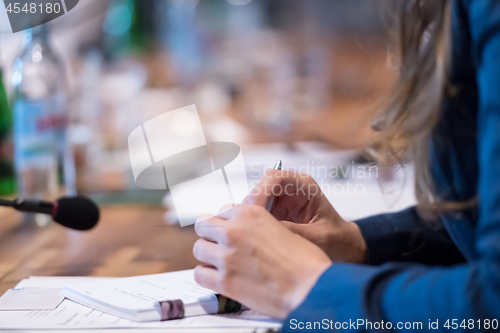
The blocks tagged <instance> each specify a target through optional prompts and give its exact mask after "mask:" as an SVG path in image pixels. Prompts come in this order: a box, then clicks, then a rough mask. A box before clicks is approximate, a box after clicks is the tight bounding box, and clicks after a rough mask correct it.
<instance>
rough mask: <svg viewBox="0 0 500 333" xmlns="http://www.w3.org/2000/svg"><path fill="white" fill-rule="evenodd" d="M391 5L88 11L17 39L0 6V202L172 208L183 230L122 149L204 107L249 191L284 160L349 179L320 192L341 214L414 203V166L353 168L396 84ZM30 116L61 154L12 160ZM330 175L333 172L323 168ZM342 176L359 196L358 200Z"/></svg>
mask: <svg viewBox="0 0 500 333" xmlns="http://www.w3.org/2000/svg"><path fill="white" fill-rule="evenodd" d="M385 5H387V1H383V0H376V1H375V0H350V1H345V0H307V1H306V0H141V1H139V0H81V1H80V3H79V4H78V5H77V7H75V9H73V10H72V11H70V12H68V13H67V14H66V15H64V16H62V17H60V18H58V19H56V20H54V21H52V22H50V23H48V24H45V25H44V26H43V28H34V29H33V30H32V31H28V32H19V33H16V34H13V33H12V32H11V30H10V26H9V21H8V19H7V15H6V13H5V11H4V8H3V7H2V6H0V7H2V8H0V68H1V70H2V82H3V86H1V90H2V91H0V117H1V119H0V123H1V124H0V125H1V128H0V131H1V133H0V139H1V144H0V145H1V149H0V178H1V179H0V192H1V193H0V195H1V196H5V197H10V198H12V197H15V196H16V195H17V194H19V193H20V194H21V195H25V196H28V197H29V196H42V197H46V196H51V195H54V196H57V195H60V194H63V193H64V192H66V193H69V194H72V193H76V192H78V193H82V194H86V195H89V196H91V197H92V198H94V199H95V200H96V201H97V202H98V203H99V204H100V205H101V206H106V205H133V204H142V205H151V206H162V207H163V206H165V207H166V209H165V211H166V212H167V213H166V214H165V216H164V220H165V222H167V223H175V210H173V209H172V207H171V203H170V201H169V198H168V195H166V193H163V192H162V191H152V190H142V189H140V188H139V187H137V185H136V184H135V182H134V179H133V175H132V172H131V167H130V160H129V156H128V150H127V138H128V135H129V133H130V132H131V131H132V130H133V129H134V128H136V127H137V126H139V125H140V124H142V123H143V122H144V121H146V120H149V119H151V118H153V117H155V116H157V115H160V114H162V113H165V112H167V111H171V110H174V109H176V108H180V107H183V106H186V105H190V104H196V106H197V109H198V112H199V114H200V117H201V119H202V122H203V128H204V131H205V135H206V138H207V140H208V141H229V142H234V143H237V144H239V145H240V146H241V147H242V151H243V157H244V159H245V163H246V167H247V173H248V178H249V181H250V182H252V181H255V180H256V179H258V177H259V176H260V172H261V171H262V170H264V169H266V168H270V167H272V166H273V165H274V163H275V162H276V160H278V159H282V160H283V163H284V169H287V168H288V169H289V168H291V167H293V168H292V170H296V168H300V167H303V168H302V169H299V171H301V172H307V173H309V174H312V175H313V176H314V177H315V178H317V180H318V182H319V181H320V180H321V181H325V182H326V183H328V184H330V185H335V184H340V185H341V187H342V189H343V190H342V192H340V188H341V187H337V191H329V192H328V193H327V196H328V197H329V199H330V200H331V201H332V202H333V203H334V205H335V207H336V208H337V209H338V210H339V212H340V213H341V215H343V216H344V217H345V218H348V219H351V218H358V217H362V216H366V215H370V214H373V213H377V212H381V211H387V210H398V209H400V208H401V207H403V206H407V205H409V204H411V203H412V202H413V201H414V199H413V193H412V184H411V170H409V171H408V170H407V172H404V173H400V172H394V170H392V169H391V170H383V169H377V171H376V174H371V175H370V176H368V175H366V174H365V175H361V176H360V174H358V173H357V172H356V173H355V172H354V168H355V167H365V166H366V167H367V166H369V165H370V164H369V163H370V162H371V161H367V160H366V159H365V158H364V157H363V156H362V155H361V154H360V152H361V151H362V146H363V144H364V143H365V142H366V140H367V139H368V138H369V135H370V123H371V120H372V118H373V116H374V113H375V112H376V111H377V105H378V103H379V102H380V100H381V98H382V97H383V96H384V95H385V94H386V93H387V92H388V90H389V88H390V86H391V84H392V83H393V82H394V80H395V77H396V72H395V71H394V70H393V69H391V66H390V58H391V57H390V55H389V53H388V50H389V48H390V47H389V45H390V43H389V42H390V41H389V37H388V31H387V27H386V24H385V15H386V12H385V9H386V8H385V7H384V6H385ZM40 54H41V55H40ZM42 58H43V59H42ZM40 59H42V60H40ZM45 61H47V62H46V63H45ZM41 62H44V63H45V65H44V67H43V68H44V69H43V70H41V71H42V72H43V73H42V72H38V74H36V73H37V72H36V71H37V70H40V69H36V65H37V63H41ZM48 64H50V66H49V65H48ZM42 86H43V87H45V86H46V88H44V89H42V88H40V87H42ZM41 100H43V101H44V102H43V103H45V104H43V103H42V104H43V105H50V107H43V106H40V101H41ZM44 108H45V109H44ZM46 109H47V110H46ZM48 109H51V110H56V111H48ZM33 110H36V111H33ZM50 112H52V113H51V114H50V115H49V116H48V118H47V114H48V113H50ZM13 113H14V116H12V115H13ZM16 115H17V118H16ZM34 115H36V117H39V118H40V119H38V118H37V119H38V120H37V122H36V126H37V129H38V130H39V129H40V128H39V127H40V126H41V127H42V128H44V126H45V125H46V126H48V127H50V128H53V129H54V133H55V134H54V133H53V135H55V137H56V138H57V140H56V141H57V142H56V145H59V146H60V147H56V148H57V149H59V150H57V149H56V148H55V149H56V150H57V151H60V152H61V156H59V155H57V154H56V153H55V154H56V155H57V156H56V157H54V158H53V159H50V158H49V157H47V156H48V155H47V156H45V157H43V156H42V157H43V158H42V157H40V156H38V157H37V158H35V159H30V158H27V157H26V156H24V155H23V154H24V153H26V152H17V153H16V149H15V146H16V144H17V145H19V146H22V145H28V146H29V144H30V143H29V142H33V141H36V142H37V144H39V145H40V144H41V143H40V142H42V141H43V140H44V139H43V135H40V134H39V135H38V137H37V136H36V135H37V134H36V133H34V132H29V130H28V129H26V128H24V127H23V125H22V123H23V121H28V119H32V118H33V117H35V116H34ZM23 117H24V118H23ZM44 117H45V118H44ZM16 119H17V120H16ZM33 121H34V120H33ZM44 121H45V122H44ZM16 122H17V123H20V125H16V124H17V123H16ZM44 124H45V125H44ZM47 124H48V125H47ZM16 126H17V127H16ZM34 126H35V125H34ZM28 132H29V133H28ZM58 133H59V134H58ZM30 140H31V141H30ZM27 142H28V143H27ZM33 149H34V148H33ZM40 149H41V148H40ZM16 160H18V162H17V163H15V161H16ZM49 160H50V161H49ZM47 161H49V162H47ZM41 165H43V167H41ZM321 166H322V167H326V168H327V169H326V170H329V171H328V172H325V173H322V172H316V173H315V170H318V168H319V167H321ZM339 167H341V168H342V169H340V170H342V172H336V173H335V174H333V173H331V172H330V171H331V170H333V168H337V169H336V170H337V171H339V169H338V168H339ZM315 168H316V169H315ZM348 168H352V169H348ZM61 170H63V171H61ZM356 170H358V169H356ZM359 170H361V169H359ZM350 171H352V172H350ZM409 180H410V181H409ZM349 181H350V182H351V184H353V185H357V184H363V191H361V187H358V191H357V192H356V193H354V194H353V193H349V191H348V186H346V185H348V182H349ZM53 183H57V188H55V187H54V186H53V185H51V184H53ZM381 183H383V184H384V185H383V186H382V187H381V186H380V184H381ZM353 190H354V188H353ZM35 222H36V223H37V224H38V225H45V224H47V223H48V221H45V220H43V219H42V220H40V219H39V220H36V221H35Z"/></svg>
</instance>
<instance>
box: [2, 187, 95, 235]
mask: <svg viewBox="0 0 500 333" xmlns="http://www.w3.org/2000/svg"><path fill="white" fill-rule="evenodd" d="M0 206H7V207H12V208H14V209H16V210H18V211H21V212H28V213H40V214H48V215H50V216H52V219H53V220H54V221H55V222H57V223H59V224H60V225H63V226H65V227H67V228H70V229H75V230H89V229H92V228H93V227H94V226H95V225H96V224H97V222H98V221H99V208H98V207H97V205H96V204H95V203H94V202H93V201H92V200H90V199H89V198H87V197H85V196H83V195H78V196H75V197H62V198H59V199H57V200H56V201H55V202H48V201H41V200H26V199H22V198H17V199H15V200H14V201H10V200H4V199H0Z"/></svg>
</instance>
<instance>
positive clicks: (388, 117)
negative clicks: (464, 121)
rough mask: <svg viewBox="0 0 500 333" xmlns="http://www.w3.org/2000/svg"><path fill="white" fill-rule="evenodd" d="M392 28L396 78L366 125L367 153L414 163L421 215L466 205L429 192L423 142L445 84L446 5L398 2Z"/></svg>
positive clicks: (447, 90)
mask: <svg viewBox="0 0 500 333" xmlns="http://www.w3.org/2000/svg"><path fill="white" fill-rule="evenodd" d="M396 5H397V6H398V8H397V12H398V15H397V17H396V20H394V23H396V25H397V29H395V31H397V35H396V37H397V44H396V45H398V48H399V49H398V52H397V53H398V61H399V64H398V70H399V77H398V80H397V82H396V83H395V84H394V87H393V89H392V91H391V94H390V97H389V98H388V99H387V100H386V101H385V106H384V107H383V108H382V111H381V113H380V114H379V115H378V117H377V118H376V120H375V121H374V122H373V124H372V127H373V128H374V129H375V130H376V131H378V133H377V134H376V136H375V138H372V140H371V142H370V144H369V146H368V151H369V153H371V154H372V155H373V156H374V157H375V158H376V159H377V160H378V161H379V162H381V163H399V164H403V163H405V162H407V161H409V160H411V161H413V163H414V165H415V194H416V198H417V201H418V205H417V208H418V210H419V212H420V213H421V215H423V216H424V217H427V218H434V217H436V216H437V214H438V213H439V212H441V211H444V210H455V209H462V208H465V207H466V206H470V203H469V202H467V203H463V202H462V203H456V202H446V201H444V200H442V199H441V198H439V196H438V195H437V193H436V192H435V189H434V186H433V182H432V177H431V174H430V167H429V144H430V139H431V135H432V132H433V130H434V128H435V127H436V124H437V122H438V119H439V116H440V110H441V105H442V102H443V97H444V96H445V94H452V93H453V91H452V87H451V86H450V84H449V64H450V54H451V3H450V1H448V0H399V1H397V2H396Z"/></svg>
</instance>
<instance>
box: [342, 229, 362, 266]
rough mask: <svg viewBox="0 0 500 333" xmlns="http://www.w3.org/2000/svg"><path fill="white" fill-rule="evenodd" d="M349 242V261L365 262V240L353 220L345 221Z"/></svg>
mask: <svg viewBox="0 0 500 333" xmlns="http://www.w3.org/2000/svg"><path fill="white" fill-rule="evenodd" d="M346 226H347V230H348V232H347V233H348V237H349V242H350V244H351V246H350V248H351V256H350V260H349V262H352V263H356V264H365V263H366V259H367V258H366V242H365V239H364V238H363V234H362V233H361V229H360V228H359V227H358V225H357V224H356V223H354V222H347V223H346Z"/></svg>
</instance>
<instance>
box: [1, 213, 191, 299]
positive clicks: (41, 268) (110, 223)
mask: <svg viewBox="0 0 500 333" xmlns="http://www.w3.org/2000/svg"><path fill="white" fill-rule="evenodd" d="M164 213H165V209H164V208H161V207H157V206H145V205H111V206H104V207H102V208H101V220H100V222H99V224H98V225H97V226H96V227H95V228H94V229H93V230H90V231H86V232H78V231H73V230H69V229H66V228H64V227H62V226H59V225H57V224H55V223H53V224H50V225H48V226H46V227H42V228H40V227H36V226H27V225H22V224H21V222H20V216H19V214H18V213H17V212H15V211H10V210H8V209H3V210H0V295H2V294H3V293H4V292H5V291H6V290H7V289H9V288H12V287H14V286H15V285H16V284H17V283H18V282H19V281H20V280H21V279H24V278H28V277H29V276H30V275H37V276H108V277H122V276H131V275H141V274H154V273H161V272H168V271H176V270H182V269H190V268H193V267H195V266H196V265H197V264H198V261H197V260H196V259H195V258H194V257H193V254H192V247H193V244H194V242H195V241H196V239H198V237H197V235H196V234H195V232H194V229H193V228H192V227H184V228H181V227H179V225H178V224H177V225H167V224H166V223H165V222H164V219H163V214H164Z"/></svg>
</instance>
